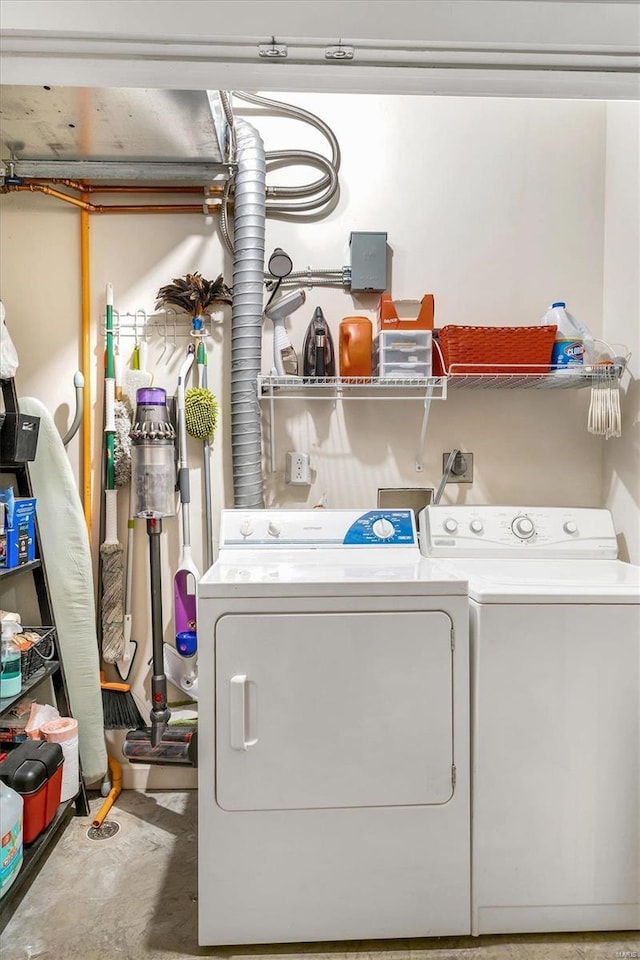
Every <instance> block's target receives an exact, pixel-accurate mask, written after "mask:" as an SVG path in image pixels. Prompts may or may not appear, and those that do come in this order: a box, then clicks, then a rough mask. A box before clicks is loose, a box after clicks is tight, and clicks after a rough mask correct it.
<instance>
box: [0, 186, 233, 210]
mask: <svg viewBox="0 0 640 960" xmlns="http://www.w3.org/2000/svg"><path fill="white" fill-rule="evenodd" d="M19 190H28V191H29V192H30V193H45V194H46V195H47V196H49V197H55V199H56V200H64V201H66V202H67V203H71V204H73V205H74V206H75V207H80V209H81V210H86V211H87V212H88V213H203V207H202V205H201V204H195V203H194V204H191V203H165V204H137V205H135V206H132V205H123V206H120V205H119V204H111V205H109V206H104V205H102V204H97V203H89V202H88V201H87V200H78V199H77V198H76V197H71V196H69V194H68V193H62V192H61V191H60V190H53V189H52V188H51V187H47V186H46V185H45V184H42V183H24V184H20V185H13V184H12V185H10V186H4V187H2V192H3V193H9V192H14V191H19ZM218 208H219V205H215V206H214V205H212V204H210V205H208V206H207V212H208V213H209V212H211V213H214V212H215V211H216V210H217V209H218Z"/></svg>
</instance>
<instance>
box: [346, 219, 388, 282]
mask: <svg viewBox="0 0 640 960" xmlns="http://www.w3.org/2000/svg"><path fill="white" fill-rule="evenodd" d="M349 245H350V247H351V291H352V293H358V292H362V293H364V292H365V291H380V292H381V291H384V290H386V289H387V234H386V233H352V234H351V236H350V238H349Z"/></svg>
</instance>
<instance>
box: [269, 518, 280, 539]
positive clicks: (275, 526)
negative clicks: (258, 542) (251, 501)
mask: <svg viewBox="0 0 640 960" xmlns="http://www.w3.org/2000/svg"><path fill="white" fill-rule="evenodd" d="M267 533H268V534H269V536H270V537H279V536H280V534H281V533H282V527H281V526H280V524H279V523H275V521H274V520H272V521H271V522H270V524H269V526H268V527H267Z"/></svg>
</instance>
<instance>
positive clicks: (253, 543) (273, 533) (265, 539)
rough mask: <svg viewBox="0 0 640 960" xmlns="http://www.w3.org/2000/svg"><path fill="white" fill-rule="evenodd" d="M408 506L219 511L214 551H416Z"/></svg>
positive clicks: (413, 520)
mask: <svg viewBox="0 0 640 960" xmlns="http://www.w3.org/2000/svg"><path fill="white" fill-rule="evenodd" d="M417 545H418V538H417V533H416V524H415V517H414V514H413V511H412V510H323V509H319V510H223V511H222V522H221V529H220V549H221V550H222V549H224V548H225V547H231V548H233V549H237V548H239V547H252V548H256V547H268V548H270V549H272V550H273V549H278V548H286V549H287V550H291V549H295V548H298V547H299V548H302V549H306V550H309V549H322V548H326V549H332V550H335V549H336V548H337V547H349V548H352V547H353V548H356V547H369V548H370V547H379V548H382V549H384V548H385V547H386V548H388V547H390V546H394V547H410V548H412V549H413V550H416V549H417Z"/></svg>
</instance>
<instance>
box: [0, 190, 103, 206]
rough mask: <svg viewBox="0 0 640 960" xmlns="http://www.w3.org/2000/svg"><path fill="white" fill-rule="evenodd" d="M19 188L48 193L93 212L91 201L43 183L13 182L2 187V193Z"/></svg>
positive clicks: (57, 198)
mask: <svg viewBox="0 0 640 960" xmlns="http://www.w3.org/2000/svg"><path fill="white" fill-rule="evenodd" d="M19 190H28V191H29V192H30V193H46V194H47V196H49V197H55V198H56V200H66V201H67V203H72V204H73V205H74V206H75V207H80V209H81V210H89V211H90V212H91V204H90V203H87V202H86V201H84V200H78V199H77V198H76V197H70V196H69V194H68V193H61V192H60V191H59V190H52V188H51V187H47V186H45V185H44V184H42V183H21V184H20V185H14V184H11V185H6V186H4V187H2V193H14V192H15V191H19Z"/></svg>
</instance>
